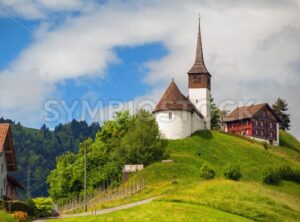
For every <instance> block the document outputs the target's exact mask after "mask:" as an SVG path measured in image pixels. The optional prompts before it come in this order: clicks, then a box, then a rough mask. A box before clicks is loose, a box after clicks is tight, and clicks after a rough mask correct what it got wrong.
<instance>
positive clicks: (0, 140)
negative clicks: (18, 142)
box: [0, 123, 17, 171]
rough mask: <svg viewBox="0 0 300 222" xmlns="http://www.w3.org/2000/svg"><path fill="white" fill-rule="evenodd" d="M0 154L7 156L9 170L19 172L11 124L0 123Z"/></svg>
mask: <svg viewBox="0 0 300 222" xmlns="http://www.w3.org/2000/svg"><path fill="white" fill-rule="evenodd" d="M0 153H4V154H5V159H6V164H7V170H9V171H15V170H17V164H16V156H15V150H14V147H13V142H12V135H11V129H10V124H8V123H0Z"/></svg>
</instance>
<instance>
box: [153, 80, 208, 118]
mask: <svg viewBox="0 0 300 222" xmlns="http://www.w3.org/2000/svg"><path fill="white" fill-rule="evenodd" d="M167 110H185V111H190V112H196V113H197V114H198V115H199V116H200V117H203V116H202V115H201V113H200V112H199V111H198V110H197V109H196V107H195V106H194V105H193V103H192V102H191V101H190V100H189V99H188V98H187V97H185V96H184V95H183V94H182V93H181V92H180V90H179V89H178V87H177V85H176V83H175V82H174V80H173V81H172V82H171V84H170V85H169V87H168V88H167V90H166V92H165V94H164V95H163V96H162V98H161V99H160V101H159V102H158V104H157V105H156V107H155V109H154V111H153V112H158V111H167Z"/></svg>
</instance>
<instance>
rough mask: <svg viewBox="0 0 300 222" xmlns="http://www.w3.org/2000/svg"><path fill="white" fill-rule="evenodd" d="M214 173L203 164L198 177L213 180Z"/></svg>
mask: <svg viewBox="0 0 300 222" xmlns="http://www.w3.org/2000/svg"><path fill="white" fill-rule="evenodd" d="M215 175H216V173H215V171H214V169H212V168H211V167H210V166H209V165H208V164H206V163H204V164H203V165H202V166H201V168H200V176H201V177H202V178H204V179H207V180H208V179H213V178H214V177H215Z"/></svg>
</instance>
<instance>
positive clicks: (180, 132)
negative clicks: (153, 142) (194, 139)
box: [155, 110, 192, 139]
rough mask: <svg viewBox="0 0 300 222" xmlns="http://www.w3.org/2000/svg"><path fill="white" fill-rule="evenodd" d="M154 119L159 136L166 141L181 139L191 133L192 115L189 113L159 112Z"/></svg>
mask: <svg viewBox="0 0 300 222" xmlns="http://www.w3.org/2000/svg"><path fill="white" fill-rule="evenodd" d="M170 113H172V114H170ZM170 115H171V116H172V118H171V119H169V117H170ZM155 118H156V121H157V123H158V126H159V130H160V132H161V134H162V135H163V137H164V138H166V139H181V138H185V137H187V136H190V135H191V133H192V113H191V112H189V111H184V110H170V111H159V112H156V113H155Z"/></svg>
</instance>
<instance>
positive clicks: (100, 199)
mask: <svg viewBox="0 0 300 222" xmlns="http://www.w3.org/2000/svg"><path fill="white" fill-rule="evenodd" d="M146 188H147V181H146V180H145V179H144V178H142V179H139V180H137V181H132V182H127V183H126V184H124V183H122V184H121V185H120V186H116V187H108V186H105V185H104V186H102V187H99V188H98V189H95V190H94V191H93V192H92V194H89V195H87V208H88V209H89V208H91V206H93V209H94V207H95V206H96V205H97V204H101V203H105V202H109V201H113V200H118V199H123V198H129V197H131V196H133V195H135V194H137V193H140V192H141V191H142V190H144V189H146ZM82 209H84V200H83V198H82V197H79V196H77V197H73V198H70V199H68V200H65V201H64V202H63V203H61V204H59V205H57V212H59V213H60V214H61V213H66V212H76V211H80V210H82Z"/></svg>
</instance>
